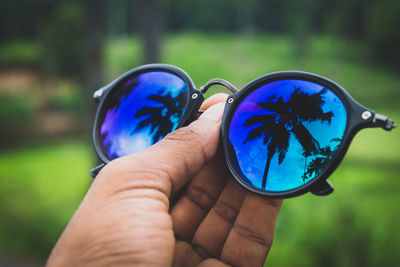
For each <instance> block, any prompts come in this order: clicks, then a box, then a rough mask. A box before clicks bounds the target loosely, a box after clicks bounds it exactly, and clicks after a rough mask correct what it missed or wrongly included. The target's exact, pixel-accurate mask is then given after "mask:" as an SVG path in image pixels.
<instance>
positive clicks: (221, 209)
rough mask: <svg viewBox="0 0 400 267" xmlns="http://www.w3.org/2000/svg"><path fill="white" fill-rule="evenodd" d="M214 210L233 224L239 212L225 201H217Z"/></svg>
mask: <svg viewBox="0 0 400 267" xmlns="http://www.w3.org/2000/svg"><path fill="white" fill-rule="evenodd" d="M213 211H214V212H215V214H217V216H219V217H220V218H222V219H223V220H225V221H227V222H228V223H230V224H233V222H234V221H235V218H236V215H237V213H238V211H237V210H236V209H235V208H234V207H232V206H231V205H230V204H228V203H226V202H223V201H217V203H215V205H214V207H213Z"/></svg>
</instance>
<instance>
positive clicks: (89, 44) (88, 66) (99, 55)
mask: <svg viewBox="0 0 400 267" xmlns="http://www.w3.org/2000/svg"><path fill="white" fill-rule="evenodd" d="M104 4H105V3H104V1H102V0H85V2H84V11H85V13H84V14H85V18H86V29H85V31H86V40H85V41H86V43H85V73H84V74H85V82H84V84H85V90H86V92H85V96H86V99H85V103H86V104H87V105H86V111H85V115H84V124H85V127H84V129H85V133H86V136H87V138H88V139H89V140H90V141H88V142H89V143H91V142H92V140H91V138H92V134H91V130H92V125H93V120H94V115H95V112H96V109H97V106H96V105H95V104H94V101H93V98H92V96H93V93H94V91H95V90H97V89H99V88H100V87H101V86H102V85H103V75H104V70H103V45H102V44H103V39H104V22H105V18H104ZM93 158H96V159H97V157H96V156H95V155H93ZM96 162H98V160H97V161H96Z"/></svg>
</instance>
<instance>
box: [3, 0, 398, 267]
mask: <svg viewBox="0 0 400 267" xmlns="http://www.w3.org/2000/svg"><path fill="white" fill-rule="evenodd" d="M0 25H1V27H0V125H1V130H0V265H1V266H40V265H43V264H44V262H45V261H46V258H47V256H48V254H49V253H50V251H51V248H52V247H53V245H54V243H55V242H56V240H57V238H58V236H59V235H60V233H61V232H62V230H63V228H64V227H65V225H66V224H67V222H68V221H69V219H70V218H71V216H72V214H73V213H74V211H75V209H76V208H77V207H78V205H79V202H80V201H81V199H82V197H83V195H84V194H85V192H86V190H87V188H88V186H89V184H90V181H91V178H90V177H89V174H88V170H89V169H90V168H91V167H93V166H94V165H95V163H96V160H97V159H96V157H95V154H94V149H93V146H92V141H91V137H90V130H91V127H92V120H93V113H94V110H95V107H94V105H93V103H92V101H91V95H92V94H93V92H94V91H95V89H97V88H99V87H101V86H102V85H104V84H106V83H108V82H110V81H111V80H113V79H114V78H116V77H117V76H119V75H120V74H122V73H123V72H125V71H127V70H129V69H131V68H133V67H135V66H138V65H140V64H143V63H147V62H163V63H169V64H174V65H177V66H179V67H181V68H182V69H184V70H185V71H186V72H188V73H189V74H190V76H191V77H192V79H193V81H194V82H195V84H196V85H197V86H198V87H200V86H201V85H203V84H204V83H206V82H207V81H208V80H210V79H212V78H215V77H221V78H224V79H227V80H229V81H231V82H232V83H233V84H234V85H236V86H238V87H242V86H244V85H245V84H246V83H248V82H249V81H251V80H253V79H255V78H257V77H258V76H261V75H263V74H266V73H269V72H273V71H279V70H288V69H290V70H293V69H296V70H303V71H309V72H314V73H317V74H320V75H323V76H327V77H329V78H330V79H332V80H334V81H336V82H338V83H339V84H340V85H342V86H343V87H344V88H346V89H347V90H348V91H349V92H350V93H351V94H352V95H353V97H354V98H355V99H357V100H358V101H359V102H360V103H362V104H364V105H365V106H368V107H370V108H372V109H374V110H376V111H378V112H379V113H382V114H386V115H388V116H389V117H391V118H392V119H393V120H395V121H397V122H398V121H400V109H399V104H398V99H399V97H400V76H399V74H400V49H399V48H400V34H398V27H399V25H400V2H399V1H398V0H383V1H374V0H363V1H361V0H346V1H345V0H338V1H328V0H319V1H318V0H297V1H286V0H266V1H262V0H248V1H239V0H231V1H230V0H203V1H187V0H141V1H139V0H137V1H128V0H114V1H111V0H98V1H95V0H84V1H72V0H59V1H51V0H40V1H39V0H37V1H29V0H20V1H13V0H2V1H1V2H0ZM218 90H219V89H211V90H210V92H209V93H208V95H210V94H212V93H215V92H217V91H218ZM399 148H400V131H399V130H398V129H396V130H394V131H393V132H390V133H388V132H385V131H383V130H381V129H367V130H364V131H362V132H360V133H359V134H358V135H357V136H356V138H355V140H354V141H353V143H352V144H351V146H350V149H349V151H348V153H347V155H346V157H345V159H344V161H343V163H342V164H341V166H340V167H339V168H338V170H337V171H336V172H335V173H334V174H333V175H332V177H331V178H330V181H331V182H332V183H333V185H334V186H335V189H336V190H335V192H334V194H332V195H330V196H328V197H317V196H314V195H311V194H307V195H304V196H301V197H296V198H293V199H289V200H286V201H285V202H284V204H283V207H282V211H281V214H280V216H279V219H278V223H277V231H276V236H275V241H274V245H273V247H272V249H271V251H270V254H269V256H268V258H267V261H266V266H398V263H399V262H400V253H399V251H400V231H399V230H398V227H399V225H400V208H399V203H400V179H399V178H400V175H399V174H400V152H399Z"/></svg>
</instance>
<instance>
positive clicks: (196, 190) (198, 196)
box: [187, 186, 215, 211]
mask: <svg viewBox="0 0 400 267" xmlns="http://www.w3.org/2000/svg"><path fill="white" fill-rule="evenodd" d="M187 196H188V198H189V199H190V200H191V201H192V202H193V203H195V204H196V205H197V206H199V207H200V208H201V209H202V210H204V211H208V210H209V208H210V207H211V205H212V204H213V203H214V201H215V198H213V197H212V196H211V195H210V194H209V193H208V192H207V191H206V190H205V189H204V188H201V187H197V186H189V188H188V191H187Z"/></svg>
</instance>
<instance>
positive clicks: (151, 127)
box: [99, 71, 188, 160]
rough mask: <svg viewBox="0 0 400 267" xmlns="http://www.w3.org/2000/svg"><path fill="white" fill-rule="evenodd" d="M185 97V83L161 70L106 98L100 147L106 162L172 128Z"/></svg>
mask: <svg viewBox="0 0 400 267" xmlns="http://www.w3.org/2000/svg"><path fill="white" fill-rule="evenodd" d="M187 97H188V88H187V85H186V83H185V82H184V81H183V79H182V78H180V77H179V76H177V75H175V74H172V73H169V72H163V71H152V72H147V73H142V74H139V75H137V76H135V77H132V78H131V79H129V80H127V81H125V82H124V83H123V84H121V85H119V86H118V87H117V88H115V89H113V91H112V92H111V93H110V94H109V95H107V99H106V100H105V103H106V105H105V106H104V108H103V110H104V111H103V114H101V115H100V121H101V123H100V129H99V130H100V134H99V137H100V138H99V139H100V145H101V147H102V150H103V153H104V154H105V156H106V157H107V158H108V159H110V160H111V159H114V158H118V157H121V156H125V155H128V154H132V153H135V152H139V151H141V150H143V149H145V148H147V147H149V146H151V145H152V144H154V143H156V142H157V141H159V140H161V139H162V138H163V137H164V136H165V135H167V134H168V133H169V132H171V131H173V130H175V129H176V127H177V126H178V124H179V120H180V119H181V117H182V115H183V113H184V111H185V107H186V103H187Z"/></svg>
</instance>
